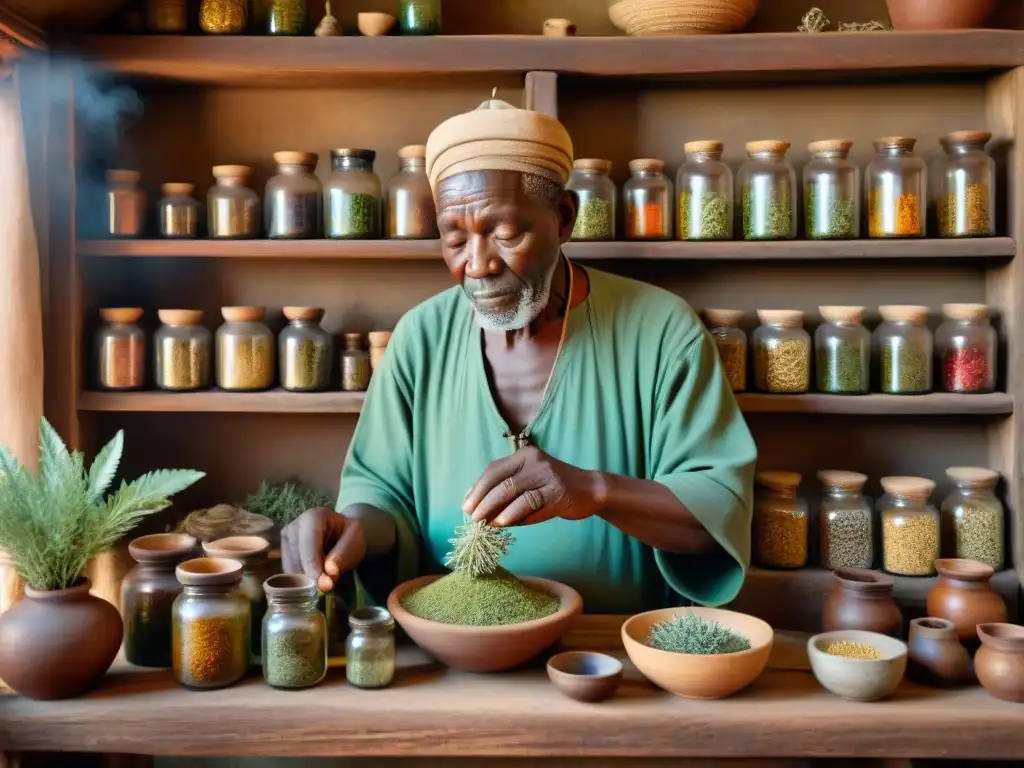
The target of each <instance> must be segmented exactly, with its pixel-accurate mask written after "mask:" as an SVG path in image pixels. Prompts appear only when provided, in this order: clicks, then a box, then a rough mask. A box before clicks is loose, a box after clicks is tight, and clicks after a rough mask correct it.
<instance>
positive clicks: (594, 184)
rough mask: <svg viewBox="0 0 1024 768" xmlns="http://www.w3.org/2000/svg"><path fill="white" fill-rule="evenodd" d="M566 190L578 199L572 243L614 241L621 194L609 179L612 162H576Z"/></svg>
mask: <svg viewBox="0 0 1024 768" xmlns="http://www.w3.org/2000/svg"><path fill="white" fill-rule="evenodd" d="M572 169H573V170H572V175H571V176H570V177H569V183H568V184H567V185H566V188H567V189H569V190H571V191H573V192H575V193H576V196H577V197H578V198H579V205H578V207H577V209H576V224H575V225H574V226H573V229H572V239H573V240H584V241H595V240H596V241H600V240H614V239H615V217H616V215H617V209H616V202H617V197H618V192H617V191H616V189H615V182H613V181H612V180H611V178H609V176H608V174H610V173H611V172H612V161H611V160H601V159H600V158H583V159H580V160H576V161H575V162H574V163H573V166H572Z"/></svg>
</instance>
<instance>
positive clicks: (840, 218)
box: [804, 139, 860, 240]
mask: <svg viewBox="0 0 1024 768" xmlns="http://www.w3.org/2000/svg"><path fill="white" fill-rule="evenodd" d="M852 146H853V142H852V141H846V140H845V139H829V140H827V141H812V142H811V143H810V144H808V145H807V149H808V150H810V153H811V161H810V162H809V163H807V165H805V166H804V231H805V232H806V234H807V239H808V240H844V239H853V238H856V237H858V236H859V235H860V169H859V168H857V166H856V165H855V164H854V163H851V162H850V161H849V160H848V159H847V157H848V155H849V154H850V147H852Z"/></svg>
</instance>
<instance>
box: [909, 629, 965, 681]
mask: <svg viewBox="0 0 1024 768" xmlns="http://www.w3.org/2000/svg"><path fill="white" fill-rule="evenodd" d="M907 647H908V653H909V658H908V662H909V663H908V666H907V674H908V676H909V677H910V678H911V679H912V680H914V681H915V682H918V683H922V684H924V685H939V686H943V685H957V684H958V683H964V682H966V681H968V680H970V679H971V657H970V655H969V654H968V653H967V649H966V648H964V647H963V646H962V645H961V644H960V641H959V640H958V639H957V637H956V629H955V628H954V626H953V622H951V621H949V620H948V619H935V618H931V617H928V618H924V619H914V620H913V621H912V622H910V639H909V640H908V641H907Z"/></svg>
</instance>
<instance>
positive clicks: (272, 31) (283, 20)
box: [262, 0, 309, 35]
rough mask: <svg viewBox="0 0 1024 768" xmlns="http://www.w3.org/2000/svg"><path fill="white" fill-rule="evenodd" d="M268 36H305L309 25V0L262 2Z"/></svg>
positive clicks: (264, 0)
mask: <svg viewBox="0 0 1024 768" xmlns="http://www.w3.org/2000/svg"><path fill="white" fill-rule="evenodd" d="M262 2H263V3H264V5H265V6H266V11H265V13H266V20H267V26H266V32H267V34H268V35H305V34H306V33H307V31H308V30H307V27H308V25H309V3H308V2H307V0H262Z"/></svg>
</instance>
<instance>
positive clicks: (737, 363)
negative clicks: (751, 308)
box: [704, 309, 747, 392]
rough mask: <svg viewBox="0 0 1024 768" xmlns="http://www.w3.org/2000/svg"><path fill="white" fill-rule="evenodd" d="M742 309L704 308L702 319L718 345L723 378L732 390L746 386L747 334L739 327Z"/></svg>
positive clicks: (740, 390) (738, 389)
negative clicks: (723, 373) (723, 371)
mask: <svg viewBox="0 0 1024 768" xmlns="http://www.w3.org/2000/svg"><path fill="white" fill-rule="evenodd" d="M742 320H743V310H742V309H705V310H704V321H705V322H706V323H707V326H708V329H709V330H710V332H711V338H713V339H714V340H715V346H716V347H718V356H719V357H720V358H721V360H722V367H723V368H724V369H725V378H726V379H728V381H729V386H730V387H732V391H733V392H742V391H743V390H745V389H746V388H747V334H745V333H744V332H743V331H742V330H741V329H740V327H739V325H740V322H742Z"/></svg>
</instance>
